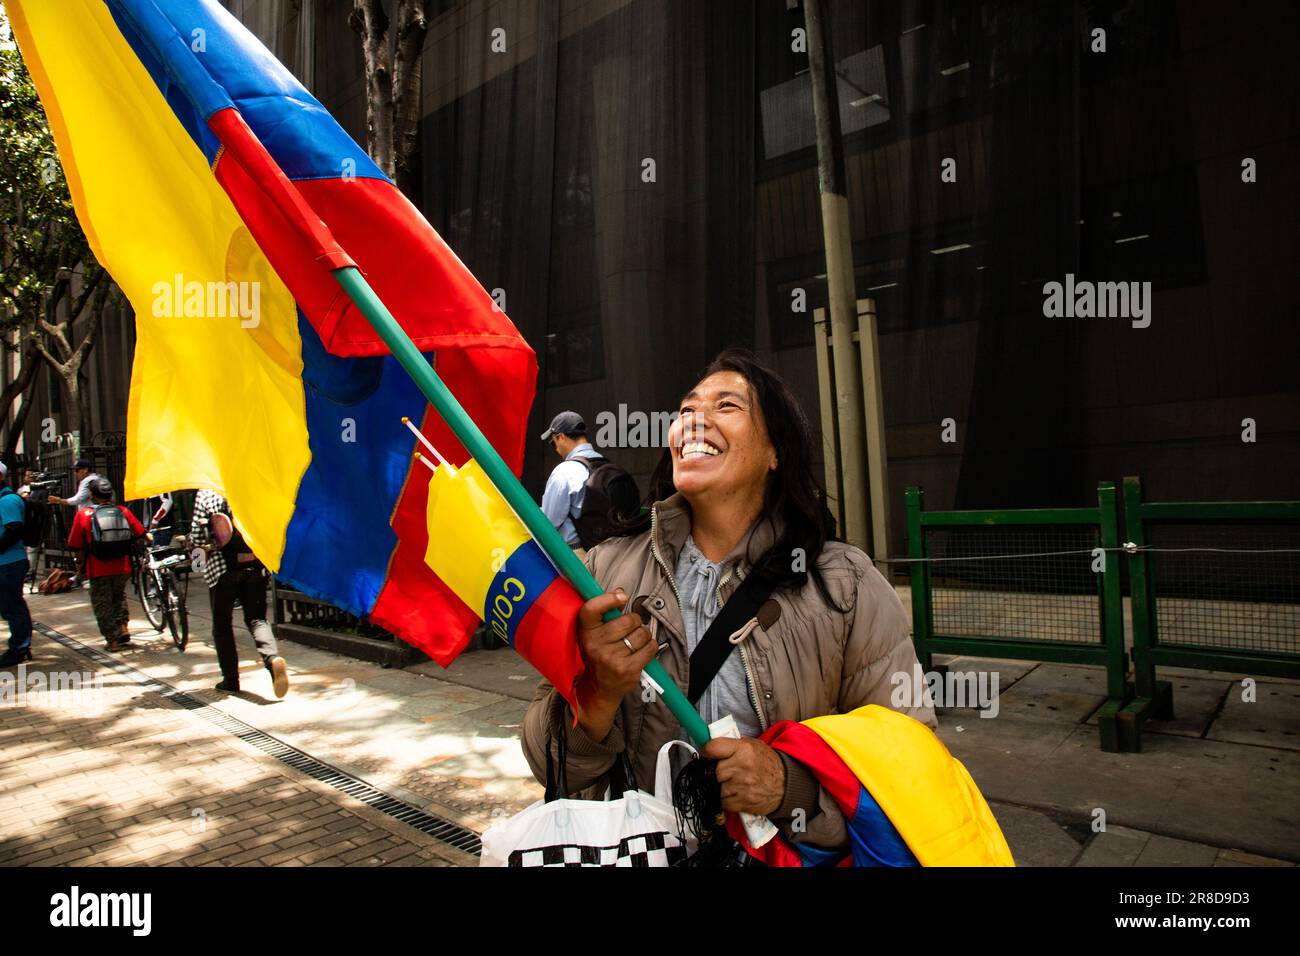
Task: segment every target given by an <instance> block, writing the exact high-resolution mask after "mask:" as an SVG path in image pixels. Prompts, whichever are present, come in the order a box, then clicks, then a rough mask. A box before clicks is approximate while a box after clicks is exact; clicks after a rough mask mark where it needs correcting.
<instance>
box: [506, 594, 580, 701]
mask: <svg viewBox="0 0 1300 956" xmlns="http://www.w3.org/2000/svg"><path fill="white" fill-rule="evenodd" d="M580 607H582V597H581V596H580V595H579V594H578V592H577V591H575V590H574V588H573V585H572V584H570V583H569V582H568V581H566V580H565V579H564V578H560V577H557V578H556V579H555V580H554V581H552V582H551V583H550V584H548V585H547V586H546V590H545V591H543V592H542V593H541V594H540V595H539V596H538V598H537V600H536V601H534V602H533V606H532V607H530V608H529V609H528V613H527V614H525V615H524V617H523V620H521V621H520V622H519V625H518V627H516V628H515V650H516V651H518V652H519V655H520V656H521V657H523V659H524V660H526V661H528V663H530V664H532V665H533V666H534V667H536V668H537V670H538V671H539V672H540V673H541V675H542V676H543V677H545V678H546V679H547V680H548V681H550V682H551V685H552V686H553V687H554V688H555V689H556V690H558V691H559V692H560V695H561V696H562V697H564V699H565V700H567V701H568V702H569V703H570V705H572V706H573V709H574V712H575V713H576V712H577V710H578V705H577V702H576V700H575V697H574V694H575V689H576V687H577V683H578V678H579V677H581V676H582V672H583V664H582V654H581V653H580V652H579V651H578V634H577V631H576V630H575V622H576V621H577V618H578V609H579V608H580Z"/></svg>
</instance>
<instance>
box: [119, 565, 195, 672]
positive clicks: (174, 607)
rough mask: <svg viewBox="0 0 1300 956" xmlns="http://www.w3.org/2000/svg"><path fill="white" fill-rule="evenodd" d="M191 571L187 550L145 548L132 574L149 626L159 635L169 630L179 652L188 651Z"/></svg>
mask: <svg viewBox="0 0 1300 956" xmlns="http://www.w3.org/2000/svg"><path fill="white" fill-rule="evenodd" d="M189 570H190V556H189V554H188V553H187V552H186V551H185V548H184V547H183V546H181V545H179V544H165V545H158V546H156V547H146V548H144V549H143V551H142V553H141V554H139V555H138V557H137V560H136V567H135V573H134V574H133V575H132V578H133V579H134V582H135V590H136V594H137V596H138V597H139V598H140V603H141V604H142V605H143V606H144V613H145V616H146V617H147V618H149V623H150V624H152V625H153V629H154V630H155V631H157V632H158V633H159V634H161V633H162V630H163V628H164V627H166V628H167V630H168V631H169V632H170V633H171V636H172V643H173V644H175V645H176V649H177V650H179V651H183V650H185V647H186V645H187V644H188V643H189V640H190V615H189V611H188V609H187V608H186V606H185V598H186V595H187V593H188V591H189V577H188V575H186V572H188V571H189ZM182 575H185V576H184V577H182Z"/></svg>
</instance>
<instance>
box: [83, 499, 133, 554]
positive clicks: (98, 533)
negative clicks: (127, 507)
mask: <svg viewBox="0 0 1300 956" xmlns="http://www.w3.org/2000/svg"><path fill="white" fill-rule="evenodd" d="M134 539H135V532H134V531H132V530H131V523H130V522H129V521H128V520H127V518H126V512H125V511H123V510H122V509H121V508H120V507H118V506H117V505H98V506H97V507H96V508H95V510H94V511H93V512H91V515H90V553H91V554H93V555H94V556H95V557H97V558H100V559H102V560H111V559H113V558H120V557H123V556H124V555H127V554H130V553H131V542H132V541H133V540H134Z"/></svg>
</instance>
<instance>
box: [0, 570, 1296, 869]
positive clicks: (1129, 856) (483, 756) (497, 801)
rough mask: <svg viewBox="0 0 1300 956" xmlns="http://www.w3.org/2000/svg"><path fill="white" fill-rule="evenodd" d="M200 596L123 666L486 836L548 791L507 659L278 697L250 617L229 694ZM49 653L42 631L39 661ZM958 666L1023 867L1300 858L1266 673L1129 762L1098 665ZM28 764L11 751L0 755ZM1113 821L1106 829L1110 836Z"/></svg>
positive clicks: (1190, 680)
mask: <svg viewBox="0 0 1300 956" xmlns="http://www.w3.org/2000/svg"><path fill="white" fill-rule="evenodd" d="M190 604H191V607H192V612H191V616H192V625H191V627H192V630H191V642H190V647H189V650H187V651H186V652H184V653H180V652H178V651H176V649H175V648H174V647H173V646H172V645H171V642H170V640H169V639H167V638H166V636H165V635H159V636H155V635H154V632H153V630H152V628H151V627H149V625H148V623H147V622H146V621H144V619H143V615H142V614H141V613H140V611H139V608H138V606H133V612H134V615H135V616H134V617H133V620H132V632H133V635H134V642H135V644H136V647H135V648H134V649H132V650H128V651H126V652H124V653H122V654H121V655H120V656H121V658H122V659H123V660H124V661H125V662H127V663H129V664H130V665H131V666H132V667H134V668H138V669H139V670H141V671H144V672H145V673H147V674H148V675H150V676H151V677H153V678H155V679H157V680H160V681H163V682H165V683H166V684H167V685H170V686H172V687H175V688H178V689H180V690H183V691H187V692H190V693H191V694H193V696H194V697H196V698H199V699H201V700H203V701H205V702H207V703H209V704H211V705H212V706H213V707H215V708H218V709H219V710H220V711H221V712H223V713H227V714H229V715H231V716H233V717H236V718H238V719H239V720H241V721H243V722H245V723H247V724H250V725H252V726H254V727H257V728H259V729H261V730H263V731H265V732H266V733H268V734H271V735H273V736H274V737H276V738H279V739H280V740H283V741H285V742H286V743H289V744H291V745H292V746H293V747H296V748H298V749H300V750H302V751H305V752H306V753H308V754H311V755H312V756H314V757H316V758H317V759H318V760H320V761H323V762H325V763H327V764H329V765H331V766H334V767H338V768H340V769H341V770H344V771H346V772H349V773H352V774H354V775H355V776H357V777H359V778H361V779H363V780H365V781H367V782H368V783H370V784H372V785H373V786H375V787H378V788H380V789H381V790H383V791H385V792H387V793H390V794H392V795H393V796H395V797H397V798H398V799H401V800H404V801H406V802H407V803H411V804H414V805H416V806H419V807H423V808H426V809H427V810H428V811H429V812H430V813H432V814H434V815H436V816H439V817H442V818H444V819H446V820H449V821H452V822H454V823H456V824H459V825H461V826H464V827H466V828H468V829H471V830H475V831H480V832H481V830H482V829H483V828H484V827H486V826H488V825H489V824H490V823H492V822H493V821H494V820H495V819H499V818H500V817H502V816H504V815H507V814H510V813H514V812H516V811H518V810H520V809H522V808H523V807H524V806H526V805H527V804H529V803H531V802H532V801H534V800H536V799H538V798H539V797H540V796H541V788H540V787H539V786H538V785H537V784H536V783H535V782H534V781H533V780H532V778H531V775H530V773H529V770H528V767H527V764H526V763H525V761H524V759H523V757H522V755H521V753H520V749H519V741H518V734H519V729H520V725H521V723H522V718H523V714H524V711H525V709H526V706H527V701H528V700H529V699H530V698H531V695H532V691H533V688H534V686H535V683H536V680H537V677H536V674H535V673H534V672H533V671H532V669H531V668H530V667H529V666H528V665H527V664H526V663H524V662H523V661H522V660H521V659H520V658H518V657H517V656H516V655H514V654H513V653H511V652H510V651H508V650H491V651H480V652H475V653H470V654H466V655H463V656H462V657H461V659H460V660H459V661H457V662H456V664H455V665H454V666H453V667H452V668H451V669H449V670H446V671H444V670H443V669H442V668H440V667H438V666H437V665H435V664H420V665H416V666H414V667H411V668H407V669H405V670H386V669H384V668H382V667H380V666H378V665H374V664H369V663H365V662H361V661H357V660H354V659H351V658H345V657H341V656H339V655H335V654H331V653H328V652H324V651H319V650H315V649H312V648H308V647H304V646H302V645H297V644H293V643H290V642H284V643H283V646H282V653H283V654H284V656H285V658H286V659H287V660H288V662H289V665H290V674H291V678H292V689H291V691H290V693H289V695H288V696H287V697H286V698H285V699H284V700H282V701H277V700H276V699H275V697H274V695H273V694H272V692H271V687H270V678H269V676H268V675H267V674H266V672H265V670H264V669H262V668H261V666H260V664H259V663H256V662H255V658H254V654H253V648H252V641H251V638H250V637H249V636H248V634H247V632H246V631H244V630H243V628H242V626H237V628H236V634H237V640H238V641H239V646H240V652H241V656H242V658H243V660H244V665H243V674H242V686H243V687H244V688H245V690H244V692H243V693H242V694H240V695H238V696H231V695H225V694H222V693H219V692H217V691H215V690H213V689H212V688H213V685H215V684H216V682H217V681H218V680H219V679H220V675H219V671H218V669H217V664H216V658H215V655H214V653H213V650H212V647H211V644H210V638H209V633H210V622H209V621H208V619H207V608H206V593H205V592H204V590H203V588H202V585H201V583H200V582H198V581H195V582H193V583H192V586H191V600H190ZM31 605H32V611H33V615H34V617H35V618H36V619H37V620H38V621H40V622H42V623H43V624H46V625H48V626H50V627H53V628H55V629H56V630H58V631H60V632H63V633H66V634H68V635H70V636H72V637H75V638H77V639H78V640H81V641H83V642H85V643H87V644H93V645H95V646H101V645H102V639H100V638H99V637H98V635H97V634H96V633H95V627H94V623H93V619H92V617H91V614H90V608H89V596H88V592H84V591H82V592H73V593H70V594H64V595H57V596H51V597H44V596H39V595H36V596H33V597H32V598H31ZM236 620H237V621H238V614H237V615H236ZM49 648H50V642H49V641H48V640H45V639H43V638H41V637H40V636H39V635H38V637H37V639H36V650H37V655H38V660H40V659H42V658H43V656H44V655H45V654H46V653H47V652H48V650H49ZM952 666H953V667H954V668H956V669H962V670H973V669H977V668H982V669H985V670H993V671H996V672H997V673H998V675H999V680H1000V685H1001V694H1000V698H999V703H1000V713H999V716H998V717H997V718H995V719H985V718H981V717H979V716H978V714H977V713H976V712H974V711H970V710H943V711H941V712H940V737H941V738H942V739H943V740H944V742H945V743H946V744H947V745H948V747H949V748H950V749H951V750H952V752H953V753H954V754H955V755H956V756H957V757H958V758H959V759H961V760H962V761H963V763H965V765H966V766H967V768H968V769H969V770H970V772H971V774H972V776H973V777H974V779H975V781H976V782H977V783H978V784H979V786H980V788H981V790H982V791H983V792H984V794H985V796H986V797H987V798H988V799H989V802H990V805H991V806H992V807H993V810H994V812H995V814H996V815H997V816H998V819H999V821H1000V822H1001V824H1002V826H1003V828H1004V832H1005V833H1006V836H1007V839H1008V842H1009V843H1010V845H1011V848H1012V851H1013V853H1014V854H1015V856H1016V859H1017V861H1018V862H1019V863H1020V864H1021V865H1029V866H1035V865H1037V866H1071V865H1120V866H1128V865H1139V866H1147V865H1151V866H1162V865H1223V866H1233V865H1294V864H1295V863H1296V862H1297V861H1300V753H1298V752H1297V749H1298V748H1300V738H1297V737H1296V731H1297V729H1300V686H1298V685H1296V684H1294V683H1286V682H1280V681H1266V680H1265V681H1260V682H1259V687H1258V702H1257V703H1255V704H1249V705H1247V704H1241V703H1239V702H1234V699H1233V695H1232V694H1230V693H1228V691H1229V690H1231V689H1232V688H1233V687H1235V686H1237V681H1236V680H1235V679H1234V678H1232V677H1231V676H1230V675H1205V674H1186V675H1184V674H1173V675H1172V676H1173V677H1174V678H1175V680H1174V684H1175V695H1176V696H1175V706H1176V708H1177V712H1178V715H1179V716H1178V719H1177V720H1174V721H1170V722H1168V723H1167V725H1165V726H1160V725H1153V726H1152V727H1151V729H1150V731H1149V732H1148V733H1147V734H1146V736H1145V738H1144V742H1145V746H1146V752H1144V753H1142V754H1128V755H1121V754H1105V753H1102V752H1101V750H1100V747H1099V745H1098V738H1097V730H1096V727H1095V724H1093V723H1091V722H1090V719H1091V716H1092V714H1093V713H1094V712H1095V710H1096V708H1097V706H1099V705H1100V702H1101V699H1102V696H1103V693H1102V691H1103V688H1104V675H1103V673H1102V672H1101V671H1100V670H1099V669H1096V668H1090V667H1082V666H1067V665H1047V664H1037V665H1035V664H1029V663H1025V662H994V661H987V660H981V661H971V660H964V659H959V660H957V661H953V662H952ZM1170 676H1171V675H1169V674H1164V673H1162V677H1165V678H1169V677H1170ZM1238 696H1239V695H1238ZM179 716H182V717H185V716H187V715H184V714H180V715H179ZM190 719H194V718H192V717H191V718H190ZM14 756H15V755H13V754H11V753H10V750H9V748H5V751H4V752H3V753H0V764H3V765H6V766H7V765H8V764H9V763H10V762H11V761H12V760H13V759H14ZM261 759H262V760H264V761H267V760H270V758H266V757H262V758H261ZM4 799H5V798H4V797H3V796H0V812H3V807H4ZM1099 811H1100V813H1099ZM1102 814H1104V822H1105V830H1104V831H1102V832H1095V831H1094V821H1097V820H1099V819H1102ZM421 836H422V835H421Z"/></svg>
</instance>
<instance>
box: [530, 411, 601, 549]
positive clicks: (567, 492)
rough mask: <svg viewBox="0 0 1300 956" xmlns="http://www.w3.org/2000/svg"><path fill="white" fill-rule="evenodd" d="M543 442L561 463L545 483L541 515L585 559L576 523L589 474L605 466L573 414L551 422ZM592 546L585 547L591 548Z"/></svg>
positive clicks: (571, 412) (562, 413) (577, 417)
mask: <svg viewBox="0 0 1300 956" xmlns="http://www.w3.org/2000/svg"><path fill="white" fill-rule="evenodd" d="M542 441H544V442H547V443H549V444H550V446H551V448H552V449H553V450H554V451H555V453H556V454H557V455H559V456H560V457H561V458H563V459H564V460H563V461H562V462H560V463H559V464H558V465H556V466H555V470H554V471H552V472H551V477H550V478H548V479H547V480H546V491H545V492H543V494H542V511H543V512H544V513H545V514H546V517H547V518H549V519H550V520H551V524H553V525H555V528H556V530H557V531H559V532H560V536H561V537H563V538H564V541H565V543H566V544H567V545H568V546H569V547H571V548H572V549H573V550H574V551H575V552H576V553H577V555H578V557H580V558H581V557H585V556H586V554H587V552H586V549H585V548H584V547H583V541H582V540H581V536H580V535H579V534H578V526H577V524H576V523H575V519H577V518H578V517H579V516H580V515H581V514H582V505H583V502H584V501H585V500H586V497H587V483H588V479H589V478H590V476H591V474H592V472H593V471H594V470H595V469H596V468H597V467H599V466H600V465H605V464H608V462H606V460H605V458H604V457H603V456H602V455H601V454H600V452H598V451H596V450H595V449H594V448H592V447H591V442H590V441H588V440H587V424H586V422H584V421H583V420H582V416H581V415H579V414H578V413H577V412H574V411H563V412H560V414H558V415H556V416H555V417H554V418H552V419H551V427H550V428H548V429H546V431H544V432H542ZM594 543H595V542H588V543H587V544H588V546H590V545H591V544H594Z"/></svg>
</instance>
